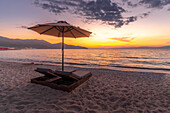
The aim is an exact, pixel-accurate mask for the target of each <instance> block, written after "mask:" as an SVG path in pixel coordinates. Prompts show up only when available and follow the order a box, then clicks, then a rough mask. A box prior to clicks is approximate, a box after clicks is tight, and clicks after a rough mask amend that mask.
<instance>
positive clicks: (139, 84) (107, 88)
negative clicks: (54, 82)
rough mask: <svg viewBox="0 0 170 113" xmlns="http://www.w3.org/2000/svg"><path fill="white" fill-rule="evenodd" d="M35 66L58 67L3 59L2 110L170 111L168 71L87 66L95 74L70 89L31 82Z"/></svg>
mask: <svg viewBox="0 0 170 113" xmlns="http://www.w3.org/2000/svg"><path fill="white" fill-rule="evenodd" d="M36 67H46V68H51V69H56V68H57V67H56V66H47V65H46V66H45V65H34V64H32V65H24V64H21V63H8V62H0V113H168V112H169V113H170V107H169V103H170V98H168V97H169V96H170V92H169V91H170V87H169V86H168V85H170V84H169V83H170V75H168V74H162V73H149V72H130V71H116V70H101V69H84V70H89V71H91V72H92V74H93V76H92V77H91V78H90V79H89V80H88V81H87V82H85V83H84V84H82V85H81V86H79V87H78V88H76V89H75V90H74V91H72V92H70V93H67V92H63V91H59V90H54V89H51V88H49V87H46V86H41V85H37V84H33V83H30V79H31V78H34V77H39V76H42V75H41V74H39V73H37V72H35V71H34V69H36ZM67 68H69V67H67ZM70 68H73V67H70ZM82 70H83V69H82Z"/></svg>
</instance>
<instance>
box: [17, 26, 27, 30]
mask: <svg viewBox="0 0 170 113" xmlns="http://www.w3.org/2000/svg"><path fill="white" fill-rule="evenodd" d="M19 28H24V29H27V28H28V27H27V26H20V27H19Z"/></svg>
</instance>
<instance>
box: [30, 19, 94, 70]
mask: <svg viewBox="0 0 170 113" xmlns="http://www.w3.org/2000/svg"><path fill="white" fill-rule="evenodd" d="M28 29H31V30H33V31H35V32H38V33H40V34H44V35H51V36H56V37H62V71H64V37H67V38H82V37H89V36H90V34H91V33H92V32H89V31H87V30H84V29H81V28H80V27H76V26H72V25H70V24H68V23H67V22H66V21H58V22H57V23H46V24H38V25H35V26H33V27H29V28H28Z"/></svg>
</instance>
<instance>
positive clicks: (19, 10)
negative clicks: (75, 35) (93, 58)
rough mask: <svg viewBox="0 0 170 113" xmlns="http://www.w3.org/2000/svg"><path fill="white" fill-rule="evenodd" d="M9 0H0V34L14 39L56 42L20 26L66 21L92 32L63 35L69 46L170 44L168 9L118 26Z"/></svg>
mask: <svg viewBox="0 0 170 113" xmlns="http://www.w3.org/2000/svg"><path fill="white" fill-rule="evenodd" d="M8 3H10V0H6V1H0V14H1V17H0V36H3V37H7V38H17V39H39V40H41V39H42V40H46V41H48V42H50V43H59V42H61V38H56V37H52V36H47V35H39V34H38V33H36V32H34V31H31V30H28V29H26V28H22V27H21V26H27V27H30V26H33V25H36V24H38V23H39V24H40V23H41V24H43V23H47V22H56V21H58V20H65V21H67V22H68V23H70V24H71V25H75V26H80V27H81V28H84V29H86V30H89V31H91V32H93V34H92V35H91V37H89V38H81V39H70V38H65V43H66V44H70V45H78V46H85V47H89V48H117V47H129V46H130V47H131V46H135V47H138V46H165V45H170V32H169V30H170V13H169V11H167V8H166V7H165V8H162V9H155V10H152V13H151V14H150V15H149V16H147V17H146V18H139V19H138V20H137V21H135V22H132V23H130V24H129V25H124V26H122V27H120V28H114V26H111V25H107V24H102V22H101V21H100V20H98V21H93V22H91V23H86V22H83V21H84V18H83V17H82V18H78V17H77V15H74V14H70V13H68V12H67V13H68V14H67V13H64V14H59V15H55V14H54V13H51V12H49V11H47V10H43V9H41V8H39V7H35V6H34V5H32V4H31V2H29V1H27V0H23V1H21V2H18V3H16V2H15V3H13V4H12V3H10V4H9V6H8V7H6V6H5V5H7V4H8ZM135 13H136V12H135Z"/></svg>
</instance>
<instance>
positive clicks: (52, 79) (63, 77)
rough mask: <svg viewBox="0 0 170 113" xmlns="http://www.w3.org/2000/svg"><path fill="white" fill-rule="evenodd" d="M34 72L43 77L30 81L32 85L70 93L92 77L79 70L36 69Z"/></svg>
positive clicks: (86, 72)
mask: <svg viewBox="0 0 170 113" xmlns="http://www.w3.org/2000/svg"><path fill="white" fill-rule="evenodd" d="M35 71H36V72H39V73H42V74H44V76H42V77H37V78H33V79H31V82H32V83H36V84H41V85H45V86H49V87H51V88H54V89H58V90H63V91H67V92H70V91H72V90H73V89H75V88H76V87H78V86H79V85H81V84H82V83H84V82H85V81H86V80H88V79H89V78H90V77H91V76H92V74H91V72H88V71H81V70H65V71H60V70H56V71H53V70H51V69H44V68H37V69H36V70H35Z"/></svg>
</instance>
